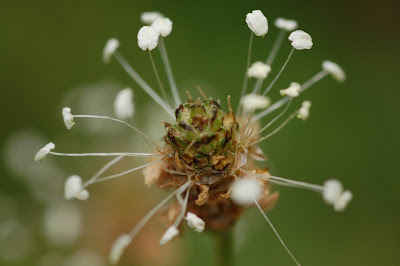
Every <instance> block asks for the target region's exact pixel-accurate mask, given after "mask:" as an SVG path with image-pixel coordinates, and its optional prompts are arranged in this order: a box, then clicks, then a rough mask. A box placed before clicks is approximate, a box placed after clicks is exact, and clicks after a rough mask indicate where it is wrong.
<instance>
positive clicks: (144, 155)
mask: <svg viewBox="0 0 400 266" xmlns="http://www.w3.org/2000/svg"><path fill="white" fill-rule="evenodd" d="M49 154H52V155H56V156H69V157H91V156H95V157H97V156H106V157H107V156H122V157H157V156H164V155H165V154H160V153H158V154H153V153H135V152H109V153H61V152H52V151H51V152H49Z"/></svg>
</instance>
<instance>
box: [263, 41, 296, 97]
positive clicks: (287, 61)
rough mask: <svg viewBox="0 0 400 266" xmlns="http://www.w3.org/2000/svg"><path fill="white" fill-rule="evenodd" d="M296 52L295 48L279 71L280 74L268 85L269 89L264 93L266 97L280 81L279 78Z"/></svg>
mask: <svg viewBox="0 0 400 266" xmlns="http://www.w3.org/2000/svg"><path fill="white" fill-rule="evenodd" d="M293 52H294V48H293V49H292V50H291V51H290V53H289V56H288V58H287V59H286V61H285V63H284V64H283V66H282V68H281V69H280V70H279V72H278V74H277V75H276V77H275V78H274V79H273V80H272V82H271V83H270V84H269V85H268V87H267V88H266V89H265V91H264V93H263V94H262V95H266V94H267V93H268V92H269V91H270V90H271V88H272V86H274V84H275V82H276V81H277V80H278V79H279V77H280V76H281V74H282V72H283V70H284V69H285V68H286V66H287V64H288V63H289V61H290V58H291V57H292V54H293Z"/></svg>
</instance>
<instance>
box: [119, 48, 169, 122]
mask: <svg viewBox="0 0 400 266" xmlns="http://www.w3.org/2000/svg"><path fill="white" fill-rule="evenodd" d="M115 58H116V59H117V60H118V62H119V63H120V64H121V66H122V68H123V69H124V70H125V72H126V73H128V75H129V76H130V77H131V78H132V79H133V80H134V81H135V82H136V83H137V84H138V85H139V86H140V87H141V88H142V89H143V90H144V91H145V92H146V93H147V94H148V95H149V96H150V97H151V98H152V99H153V100H154V101H155V102H156V103H157V104H158V105H160V106H161V107H162V108H163V109H164V110H165V111H166V112H167V113H168V114H169V115H170V117H171V118H172V119H174V120H175V115H174V112H173V111H172V109H171V107H169V106H168V104H167V103H166V102H165V101H164V100H163V99H162V98H161V97H160V96H159V95H158V94H157V93H156V92H155V91H154V90H153V89H152V88H151V87H150V86H149V84H147V83H146V82H145V81H144V80H143V79H142V77H141V76H140V75H139V74H138V73H137V72H136V71H135V70H134V69H133V68H132V66H131V65H130V64H129V63H128V62H127V61H126V60H125V58H124V57H123V56H122V55H121V54H120V53H118V52H116V53H115Z"/></svg>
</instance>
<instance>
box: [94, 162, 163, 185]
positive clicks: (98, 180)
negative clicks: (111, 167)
mask: <svg viewBox="0 0 400 266" xmlns="http://www.w3.org/2000/svg"><path fill="white" fill-rule="evenodd" d="M160 162H162V160H160V161H154V162H151V163H147V164H143V165H141V166H138V167H135V168H131V169H129V170H126V171H124V172H122V173H119V174H115V175H110V176H105V177H101V178H98V179H96V180H95V181H93V184H94V183H100V182H103V181H106V180H110V179H114V178H117V177H120V176H123V175H126V174H129V173H132V172H134V171H137V170H139V169H142V168H145V167H147V166H149V165H152V164H156V163H160Z"/></svg>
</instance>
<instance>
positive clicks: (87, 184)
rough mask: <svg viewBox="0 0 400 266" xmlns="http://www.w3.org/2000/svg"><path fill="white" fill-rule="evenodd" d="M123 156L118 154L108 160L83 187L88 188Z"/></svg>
mask: <svg viewBox="0 0 400 266" xmlns="http://www.w3.org/2000/svg"><path fill="white" fill-rule="evenodd" d="M122 158H123V156H118V157H117V158H114V159H112V160H111V161H110V162H108V163H107V164H106V165H105V166H103V167H102V168H101V169H100V170H99V171H98V172H97V173H96V174H95V175H94V176H92V177H91V178H90V179H89V180H88V181H86V182H85V184H83V188H87V187H88V186H90V185H91V184H93V183H97V182H96V181H98V178H99V177H100V176H101V175H102V174H104V173H105V171H107V170H108V169H109V168H110V167H111V166H113V165H114V164H116V163H117V162H118V161H119V160H121V159H122Z"/></svg>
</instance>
